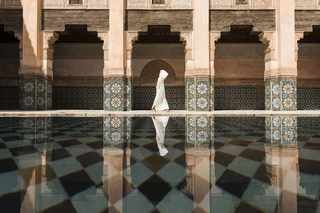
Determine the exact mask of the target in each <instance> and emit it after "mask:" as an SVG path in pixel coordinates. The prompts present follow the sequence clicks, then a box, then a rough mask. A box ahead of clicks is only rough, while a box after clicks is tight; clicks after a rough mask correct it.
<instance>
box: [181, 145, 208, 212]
mask: <svg viewBox="0 0 320 213" xmlns="http://www.w3.org/2000/svg"><path fill="white" fill-rule="evenodd" d="M185 152H186V164H187V168H188V175H187V190H188V192H189V193H191V194H192V196H193V200H194V203H195V204H196V205H197V206H196V207H194V208H195V209H197V210H199V211H200V209H201V210H202V211H203V212H210V202H206V198H207V197H208V196H209V195H210V179H211V174H210V166H211V165H210V161H211V153H210V149H208V147H193V148H186V150H185ZM209 198H210V197H209Z"/></svg>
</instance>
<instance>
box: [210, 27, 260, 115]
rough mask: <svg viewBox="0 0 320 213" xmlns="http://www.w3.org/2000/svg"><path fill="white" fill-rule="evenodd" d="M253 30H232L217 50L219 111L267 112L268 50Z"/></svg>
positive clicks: (216, 105) (216, 91) (216, 67)
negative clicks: (266, 58) (266, 56)
mask: <svg viewBox="0 0 320 213" xmlns="http://www.w3.org/2000/svg"><path fill="white" fill-rule="evenodd" d="M259 34H260V32H256V31H253V27H252V26H231V30H230V31H229V32H222V33H221V38H220V39H219V40H218V41H217V43H216V50H215V110H245V109H251V110H263V109H265V104H264V101H265V96H264V70H265V67H264V66H265V61H264V59H265V46H264V45H263V44H262V42H261V41H260V38H259Z"/></svg>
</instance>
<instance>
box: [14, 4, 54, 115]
mask: <svg viewBox="0 0 320 213" xmlns="http://www.w3.org/2000/svg"><path fill="white" fill-rule="evenodd" d="M22 6H23V20H24V22H23V38H22V42H23V43H22V46H23V48H22V63H21V66H20V95H21V97H20V102H21V103H20V105H21V108H22V109H25V110H44V109H47V108H48V104H47V102H48V99H49V98H48V91H50V89H48V88H49V87H50V86H48V85H49V84H48V76H46V73H43V72H42V69H41V65H42V60H41V59H42V39H43V38H42V35H41V18H40V17H41V1H40V0H35V1H32V3H31V2H30V1H28V0H24V1H22Z"/></svg>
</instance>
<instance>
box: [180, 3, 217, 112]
mask: <svg viewBox="0 0 320 213" xmlns="http://www.w3.org/2000/svg"><path fill="white" fill-rule="evenodd" d="M209 9H210V7H209V0H204V1H195V2H194V10H193V32H192V35H191V36H188V37H187V38H185V40H186V49H187V50H188V49H190V48H191V49H192V51H191V52H190V53H189V54H188V52H187V56H186V78H185V79H186V80H185V81H186V110H190V111H196V110H197V111H210V110H211V104H210V102H211V100H210V97H211V79H210V78H211V76H210V51H209V49H210V48H209V44H210V35H209V11H210V10H209Z"/></svg>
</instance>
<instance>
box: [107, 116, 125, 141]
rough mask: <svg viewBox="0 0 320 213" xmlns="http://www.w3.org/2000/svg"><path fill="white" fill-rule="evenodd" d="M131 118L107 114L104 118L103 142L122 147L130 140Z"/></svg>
mask: <svg viewBox="0 0 320 213" xmlns="http://www.w3.org/2000/svg"><path fill="white" fill-rule="evenodd" d="M130 135H131V118H127V117H118V116H106V117H104V118H103V143H104V144H105V145H112V146H116V147H122V146H123V145H124V143H129V142H130Z"/></svg>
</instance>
